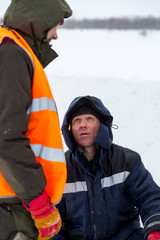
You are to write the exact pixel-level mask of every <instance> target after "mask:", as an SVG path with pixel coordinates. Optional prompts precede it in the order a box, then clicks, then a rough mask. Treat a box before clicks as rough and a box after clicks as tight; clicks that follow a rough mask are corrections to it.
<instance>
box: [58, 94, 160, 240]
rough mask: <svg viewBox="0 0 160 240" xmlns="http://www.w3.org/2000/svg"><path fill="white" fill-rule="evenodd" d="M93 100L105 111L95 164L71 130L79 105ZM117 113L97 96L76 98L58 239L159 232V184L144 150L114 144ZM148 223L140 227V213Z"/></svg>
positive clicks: (115, 239) (124, 239)
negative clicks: (144, 159) (143, 155)
mask: <svg viewBox="0 0 160 240" xmlns="http://www.w3.org/2000/svg"><path fill="white" fill-rule="evenodd" d="M83 104H89V105H90V106H91V107H92V108H93V109H94V110H95V111H96V112H97V113H98V114H100V116H101V125H100V128H99V131H98V133H97V137H96V139H95V142H96V143H97V144H98V146H99V148H98V149H97V151H96V154H95V158H94V160H93V166H90V164H89V161H88V160H87V159H86V157H85V155H84V153H83V152H81V151H79V149H78V148H77V146H76V143H75V141H74V139H73V137H72V133H71V131H70V130H69V125H70V118H71V116H72V114H73V111H74V110H75V109H78V108H80V107H81V106H82V105H83ZM112 121H113V117H112V116H111V114H110V112H109V111H108V109H107V108H106V107H105V106H104V105H103V103H102V101H101V100H100V99H98V98H96V97H92V96H84V97H77V98H75V99H74V100H73V101H72V102H71V104H70V106H69V108H68V110H67V112H66V114H65V117H64V121H63V124H62V132H63V136H64V139H65V142H66V145H67V146H68V148H69V150H68V151H67V152H66V161H67V172H68V176H67V182H66V186H65V189H64V193H63V197H62V200H61V202H60V203H59V204H58V205H57V208H58V209H59V211H60V214H61V216H62V228H61V230H60V232H59V234H58V235H57V236H55V237H54V239H61V240H62V239H66V240H72V239H74V240H78V239H81V240H107V239H112V240H135V239H137V240H143V239H147V236H148V234H149V233H150V232H152V231H155V230H159V231H160V188H159V187H158V186H157V185H156V183H155V182H154V181H153V179H152V177H151V174H150V173H149V172H148V171H147V170H146V168H145V167H144V165H143V163H142V161H141V158H140V155H139V154H138V153H136V152H134V151H132V150H130V149H127V148H124V147H121V146H118V145H116V144H113V143H112V141H113V135H112V131H111V127H112ZM139 216H141V220H142V223H143V224H144V230H141V224H140V217H139Z"/></svg>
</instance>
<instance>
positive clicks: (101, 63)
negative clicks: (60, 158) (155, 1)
mask: <svg viewBox="0 0 160 240" xmlns="http://www.w3.org/2000/svg"><path fill="white" fill-rule="evenodd" d="M58 34H59V39H58V40H57V41H53V42H52V43H53V49H55V50H56V52H57V53H58V54H59V57H58V58H57V59H55V60H54V61H53V62H52V63H51V64H50V65H49V66H47V68H46V69H45V71H46V74H47V76H48V79H49V82H50V85H51V88H52V91H53V95H54V98H55V100H56V103H57V107H58V112H59V118H60V124H62V120H63V116H64V113H65V112H66V109H67V108H68V106H69V104H70V102H71V101H72V100H73V99H74V98H75V97H77V96H80V95H81V96H82V95H87V94H88V95H94V96H97V97H99V98H101V99H102V101H103V103H104V104H105V105H106V106H107V107H108V109H109V110H110V112H111V113H112V115H113V117H114V123H115V124H117V125H118V126H119V129H118V130H114V129H113V134H114V142H115V143H117V144H119V145H122V146H125V147H128V148H131V149H133V150H135V151H138V152H139V153H140V155H141V157H142V160H143V162H144V165H145V166H146V168H147V169H148V170H149V171H150V172H151V173H152V175H153V178H154V179H155V181H156V182H157V184H158V185H160V65H159V64H160V32H158V31H147V32H143V31H108V30H65V29H61V30H59V32H58ZM64 148H65V150H66V149H67V147H66V146H65V144H64Z"/></svg>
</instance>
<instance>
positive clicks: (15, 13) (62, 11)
mask: <svg viewBox="0 0 160 240" xmlns="http://www.w3.org/2000/svg"><path fill="white" fill-rule="evenodd" d="M71 15H72V10H71V9H70V7H69V5H68V4H67V2H66V1H65V0H12V2H11V4H10V5H9V7H8V9H7V10H6V12H5V15H4V20H3V24H4V26H8V27H11V28H13V29H15V30H16V31H18V32H19V33H20V34H21V35H22V36H23V37H24V39H25V40H26V41H27V42H28V43H29V45H31V47H32V49H33V48H34V46H33V45H35V47H36V48H38V47H39V45H40V43H42V41H43V38H44V34H45V33H46V32H47V31H48V30H50V29H52V28H53V27H55V26H57V25H58V24H59V23H60V22H62V21H63V19H64V18H68V17H70V16H71ZM31 40H32V42H33V43H32V44H31ZM45 46H46V44H45ZM42 47H43V46H41V48H42ZM48 47H50V45H49V44H48ZM50 49H51V48H50ZM33 51H34V52H35V48H34V49H33ZM37 51H38V50H37ZM44 52H45V50H44ZM35 54H36V56H37V52H36V53H35ZM41 54H43V52H42V53H41ZM38 58H39V56H38Z"/></svg>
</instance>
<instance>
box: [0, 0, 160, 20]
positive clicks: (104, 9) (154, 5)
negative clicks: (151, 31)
mask: <svg viewBox="0 0 160 240" xmlns="http://www.w3.org/2000/svg"><path fill="white" fill-rule="evenodd" d="M0 2H1V3H0V5H1V8H0V17H2V16H3V14H4V12H5V10H6V9H7V7H8V5H9V4H10V2H11V0H0ZM67 2H68V4H69V5H70V7H71V8H72V10H73V12H74V14H73V17H74V18H78V19H79V18H95V17H96V18H104V17H105V18H108V17H111V16H114V17H115V16H117V17H119V16H130V17H135V16H150V15H152V16H156V17H160V11H159V10H160V0H67Z"/></svg>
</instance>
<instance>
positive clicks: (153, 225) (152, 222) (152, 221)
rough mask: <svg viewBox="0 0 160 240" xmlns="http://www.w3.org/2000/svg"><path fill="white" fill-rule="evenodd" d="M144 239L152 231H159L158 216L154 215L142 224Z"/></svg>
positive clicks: (159, 216)
mask: <svg viewBox="0 0 160 240" xmlns="http://www.w3.org/2000/svg"><path fill="white" fill-rule="evenodd" d="M144 231H145V239H146V240H147V237H148V234H149V233H151V232H154V231H160V214H155V215H153V216H151V217H150V218H148V219H147V220H146V222H145V223H144Z"/></svg>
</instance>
